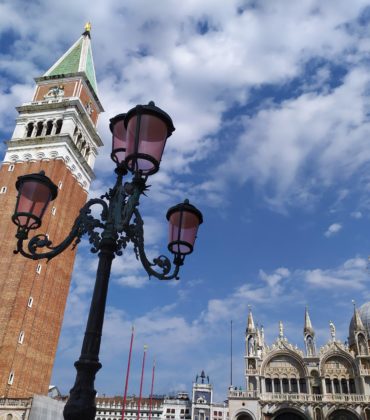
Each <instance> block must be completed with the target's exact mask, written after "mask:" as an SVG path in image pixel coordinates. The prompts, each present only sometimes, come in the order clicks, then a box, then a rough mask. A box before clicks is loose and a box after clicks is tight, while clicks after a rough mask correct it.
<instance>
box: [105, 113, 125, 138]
mask: <svg viewBox="0 0 370 420" xmlns="http://www.w3.org/2000/svg"><path fill="white" fill-rule="evenodd" d="M125 117H126V113H125V112H124V113H122V114H117V115H116V116H114V117H112V118H111V119H110V120H109V129H110V131H111V133H112V134H113V127H114V125H115V124H116V123H117V122H118V121H121V120H124V119H125Z"/></svg>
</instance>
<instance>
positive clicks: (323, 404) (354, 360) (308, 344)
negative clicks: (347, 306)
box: [228, 302, 370, 420]
mask: <svg viewBox="0 0 370 420" xmlns="http://www.w3.org/2000/svg"><path fill="white" fill-rule="evenodd" d="M330 333H331V338H330V340H329V342H328V343H327V344H326V345H324V346H323V347H321V348H319V349H318V348H317V347H316V337H315V330H314V328H313V326H312V323H311V320H310V316H309V313H308V310H307V308H306V312H305V319H304V327H303V334H304V343H305V348H304V350H301V349H299V348H298V347H297V346H294V345H292V344H291V343H290V342H289V341H288V339H287V338H286V337H285V335H284V328H283V324H282V323H281V322H280V327H279V336H278V338H277V339H276V341H275V342H274V343H273V344H272V345H268V344H267V343H266V342H265V337H264V331H263V327H262V328H258V327H256V325H255V323H254V320H253V314H252V312H251V310H250V311H249V314H248V321H247V328H246V334H245V379H246V389H245V390H240V389H235V388H233V387H230V389H229V398H228V400H229V416H230V417H229V418H230V420H267V419H269V420H359V419H362V420H370V346H369V343H370V341H369V338H370V302H369V303H366V304H364V305H363V306H361V308H359V309H357V308H356V307H354V314H353V317H352V319H351V320H350V326H349V337H348V342H346V343H342V342H340V341H339V340H338V339H337V338H336V331H335V326H334V324H333V323H332V322H330Z"/></svg>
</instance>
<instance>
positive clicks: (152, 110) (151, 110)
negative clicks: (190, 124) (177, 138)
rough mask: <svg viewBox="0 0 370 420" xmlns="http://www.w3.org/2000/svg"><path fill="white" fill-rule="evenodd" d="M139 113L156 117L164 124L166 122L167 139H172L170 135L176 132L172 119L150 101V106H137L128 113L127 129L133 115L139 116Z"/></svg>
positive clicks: (126, 118) (126, 119)
mask: <svg viewBox="0 0 370 420" xmlns="http://www.w3.org/2000/svg"><path fill="white" fill-rule="evenodd" d="M139 113H141V114H142V113H145V114H150V115H154V116H156V117H158V118H160V119H161V120H162V121H163V122H165V124H166V125H167V131H168V136H167V137H170V135H171V134H172V133H173V132H174V131H175V126H174V125H173V122H172V118H171V117H170V116H169V115H168V114H167V112H164V111H163V109H161V108H159V107H158V106H156V105H155V103H154V102H153V101H150V102H149V103H148V105H136V106H135V108H132V109H130V110H129V111H128V112H127V114H126V117H125V127H126V128H127V124H128V121H129V120H130V118H131V117H132V116H133V115H135V114H139Z"/></svg>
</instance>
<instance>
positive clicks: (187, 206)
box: [166, 199, 203, 224]
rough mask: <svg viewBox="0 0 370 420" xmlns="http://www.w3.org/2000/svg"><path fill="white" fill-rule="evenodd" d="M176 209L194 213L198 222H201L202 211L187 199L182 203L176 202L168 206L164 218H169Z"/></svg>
mask: <svg viewBox="0 0 370 420" xmlns="http://www.w3.org/2000/svg"><path fill="white" fill-rule="evenodd" d="M178 211H188V212H190V213H193V214H195V215H196V216H197V217H198V219H199V224H202V223H203V215H202V213H201V212H200V211H199V210H198V209H197V208H196V207H195V206H193V205H192V204H190V202H189V200H188V199H186V200H184V202H183V203H179V204H176V206H173V207H170V208H169V209H168V211H167V214H166V218H167V220H170V217H171V215H172V214H173V213H176V212H178Z"/></svg>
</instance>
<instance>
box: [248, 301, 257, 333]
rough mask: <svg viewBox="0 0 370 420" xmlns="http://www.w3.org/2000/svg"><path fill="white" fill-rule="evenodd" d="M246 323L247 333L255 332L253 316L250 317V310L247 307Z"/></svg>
mask: <svg viewBox="0 0 370 420" xmlns="http://www.w3.org/2000/svg"><path fill="white" fill-rule="evenodd" d="M248 309H249V312H248V322H247V333H254V332H256V327H255V325H254V320H253V315H252V308H251V306H250V305H248Z"/></svg>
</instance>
